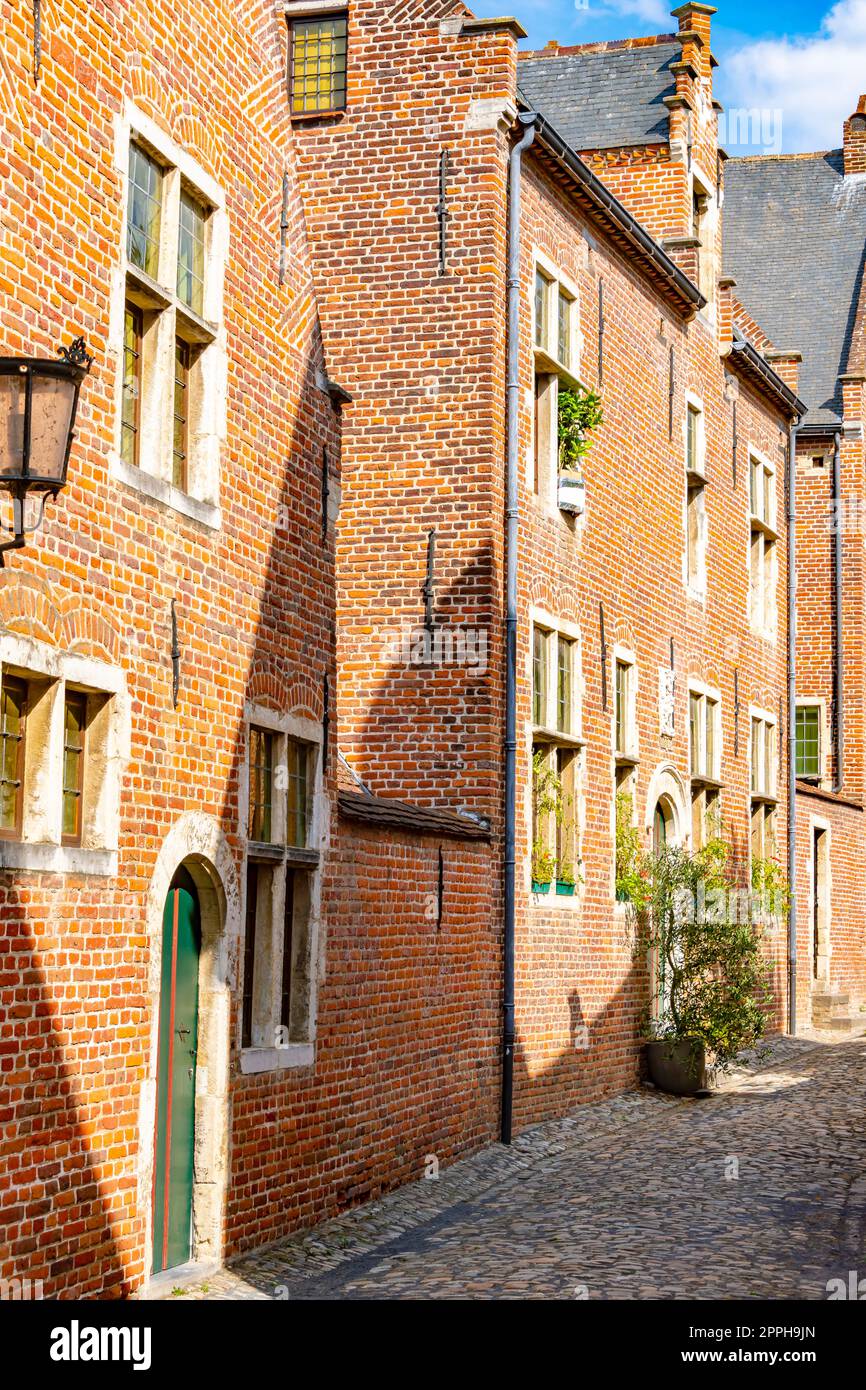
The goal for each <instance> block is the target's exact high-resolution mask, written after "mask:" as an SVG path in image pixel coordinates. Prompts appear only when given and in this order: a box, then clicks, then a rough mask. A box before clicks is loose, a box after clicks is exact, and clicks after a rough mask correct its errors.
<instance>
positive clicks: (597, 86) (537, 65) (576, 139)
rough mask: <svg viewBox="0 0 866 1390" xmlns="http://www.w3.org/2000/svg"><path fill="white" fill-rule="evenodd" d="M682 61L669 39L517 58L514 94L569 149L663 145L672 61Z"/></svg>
mask: <svg viewBox="0 0 866 1390" xmlns="http://www.w3.org/2000/svg"><path fill="white" fill-rule="evenodd" d="M681 58H682V44H681V43H680V42H679V41H678V40H677V39H675V38H674V37H673V36H672V35H664V36H663V37H662V38H661V39H658V40H654V41H653V42H649V43H646V44H640V45H633V46H632V45H630V46H628V47H625V46H623V47H618V46H616V45H614V44H611V45H606V46H603V47H600V48H596V47H593V48H591V49H581V48H572V49H560V50H558V52H556V53H551V54H550V56H544V57H535V56H530V57H526V58H521V60H520V63H519V64H518V69H517V78H518V84H519V86H520V91H521V93H522V95H523V97H524V98H525V100H526V103H527V105H528V106H530V107H531V108H532V109H533V110H535V111H540V112H541V113H542V115H543V116H545V117H546V119H547V120H548V121H549V122H550V124H551V125H553V126H555V127H556V129H557V130H558V131H559V133H560V135H561V136H562V137H563V139H564V140H566V141H567V143H568V144H569V145H570V146H571V148H572V149H573V150H596V149H616V148H618V147H619V146H622V145H653V144H658V145H662V144H664V143H665V142H666V141H667V139H668V133H669V123H668V108H667V107H666V106H665V104H664V98H665V97H666V96H672V95H673V94H674V92H675V91H676V81H675V78H674V75H673V74H672V73H671V71H670V65H671V63H675V62H678V61H680V60H681Z"/></svg>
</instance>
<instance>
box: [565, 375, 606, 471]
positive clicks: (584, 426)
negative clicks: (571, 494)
mask: <svg viewBox="0 0 866 1390" xmlns="http://www.w3.org/2000/svg"><path fill="white" fill-rule="evenodd" d="M603 420H604V416H603V414H602V409H601V397H600V396H599V395H597V393H596V392H595V391H586V390H583V389H581V390H576V389H575V388H573V387H571V386H562V385H561V386H560V388H559V410H558V420H557V437H558V440H559V463H560V467H561V468H564V469H569V470H573V471H575V472H578V471H579V469H580V460H581V459H582V458H583V456H584V454H587V453H588V452H589V450H590V449H591V448H592V442H593V441H592V440H591V439H590V438H588V436H589V435H590V434H591V433H592V431H593V430H594V429H597V428H598V426H599V425H600V424H602V423H603Z"/></svg>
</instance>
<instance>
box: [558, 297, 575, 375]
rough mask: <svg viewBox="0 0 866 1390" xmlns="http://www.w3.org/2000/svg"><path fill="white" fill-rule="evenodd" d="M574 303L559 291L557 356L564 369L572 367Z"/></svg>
mask: <svg viewBox="0 0 866 1390" xmlns="http://www.w3.org/2000/svg"><path fill="white" fill-rule="evenodd" d="M572 303H573V301H572V300H571V299H570V297H569V296H568V295H567V294H565V293H564V291H563V290H560V291H559V295H558V297H557V324H556V356H557V359H558V361H560V362H561V363H562V365H563V367H568V366H570V365H571V306H572Z"/></svg>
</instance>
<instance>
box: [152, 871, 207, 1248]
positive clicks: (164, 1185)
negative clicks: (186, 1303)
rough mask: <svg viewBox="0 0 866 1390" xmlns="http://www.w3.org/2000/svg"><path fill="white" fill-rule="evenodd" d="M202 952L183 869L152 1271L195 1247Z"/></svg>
mask: <svg viewBox="0 0 866 1390" xmlns="http://www.w3.org/2000/svg"><path fill="white" fill-rule="evenodd" d="M200 955H201V912H200V908H199V898H198V892H197V890H196V886H195V883H194V882H193V879H192V876H191V875H190V873H189V872H188V871H187V870H186V869H184V868H180V869H178V870H177V872H176V873H175V875H174V877H173V879H172V881H171V886H170V887H169V890H168V894H167V896H166V900H165V907H164V910H163V917H162V957H161V965H162V969H161V977H160V994H159V1054H158V1065H157V1084H156V1140H155V1144H154V1164H153V1272H154V1274H158V1273H159V1272H160V1271H161V1270H164V1269H173V1268H174V1267H175V1266H176V1265H182V1264H185V1263H186V1262H187V1261H188V1260H189V1259H190V1256H191V1252H192V1209H193V1165H194V1154H195V1074H196V1060H197V1055H198V1002H199V1001H198V993H199V958H200Z"/></svg>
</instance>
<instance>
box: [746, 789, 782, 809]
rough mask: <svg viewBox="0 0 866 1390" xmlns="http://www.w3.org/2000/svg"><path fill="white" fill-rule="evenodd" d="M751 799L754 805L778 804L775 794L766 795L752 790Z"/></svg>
mask: <svg viewBox="0 0 866 1390" xmlns="http://www.w3.org/2000/svg"><path fill="white" fill-rule="evenodd" d="M751 800H752V804H753V805H754V806H778V804H779V798H778V797H777V796H767V795H766V794H765V793H764V792H752V793H751Z"/></svg>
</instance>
